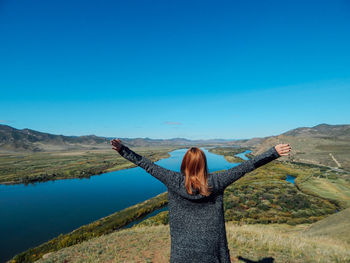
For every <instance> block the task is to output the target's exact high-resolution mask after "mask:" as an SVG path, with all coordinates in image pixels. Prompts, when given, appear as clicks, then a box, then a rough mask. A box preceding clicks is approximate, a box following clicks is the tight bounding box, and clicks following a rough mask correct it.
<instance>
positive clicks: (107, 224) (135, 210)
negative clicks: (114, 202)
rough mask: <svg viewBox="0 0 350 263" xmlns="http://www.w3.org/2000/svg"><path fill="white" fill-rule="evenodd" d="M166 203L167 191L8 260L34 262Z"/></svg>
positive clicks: (113, 229) (121, 226)
mask: <svg viewBox="0 0 350 263" xmlns="http://www.w3.org/2000/svg"><path fill="white" fill-rule="evenodd" d="M167 204H168V193H167V192H165V193H162V194H159V195H157V196H155V197H153V198H151V199H149V200H146V201H144V202H141V203H139V204H136V205H133V206H130V207H128V208H126V209H123V210H121V211H118V212H116V213H113V214H111V215H109V216H106V217H103V218H101V219H99V220H96V221H94V222H92V223H90V224H87V225H84V226H81V227H79V228H78V229H75V230H73V231H72V232H70V233H67V234H61V235H59V236H58V237H56V238H53V239H51V240H49V241H48V242H45V243H43V244H42V245H40V246H37V247H35V248H32V249H29V250H27V251H24V252H22V253H20V254H18V255H16V256H15V257H14V258H13V259H12V260H11V261H10V262H13V263H14V262H34V261H36V260H38V259H40V258H42V256H43V255H44V254H46V253H49V252H54V251H58V250H60V249H62V248H65V247H69V246H72V245H75V244H79V243H81V242H83V241H85V240H89V239H92V238H95V237H98V236H101V235H105V234H108V233H111V232H114V231H117V230H119V229H122V228H123V227H124V226H126V225H128V224H129V223H131V222H133V221H135V220H139V219H141V218H143V217H145V216H146V215H147V214H149V213H152V212H153V211H155V210H156V209H159V208H162V207H164V206H165V205H167Z"/></svg>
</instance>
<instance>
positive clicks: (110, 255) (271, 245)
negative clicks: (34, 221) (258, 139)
mask: <svg viewBox="0 0 350 263" xmlns="http://www.w3.org/2000/svg"><path fill="white" fill-rule="evenodd" d="M305 228H306V226H305V225H302V226H296V227H293V226H288V225H241V226H239V225H235V224H233V223H226V229H227V238H228V245H229V249H230V254H231V260H232V262H252V261H247V260H253V262H258V261H259V260H261V262H294V263H299V262H300V263H304V262H325V263H326V262H327V263H329V262H349V260H350V245H349V244H347V243H345V242H341V241H338V240H335V239H333V238H331V237H317V236H306V235H304V234H303V230H304V229H305ZM169 258H170V230H169V226H168V225H157V226H148V227H145V226H144V227H132V228H130V229H123V230H120V231H117V232H114V233H112V234H109V235H104V236H101V237H98V238H94V239H91V240H89V241H86V242H83V243H81V244H78V245H74V246H72V247H68V248H64V249H62V250H60V251H58V252H55V253H52V254H47V255H45V256H44V259H41V260H38V261H36V262H37V263H49V262H50V263H53V262H70V263H73V262H111V263H112V262H115V263H117V262H118V263H119V262H130V263H132V262H135V263H136V262H140V263H141V262H153V263H165V262H169ZM238 258H240V259H242V260H239V259H238ZM262 260H265V261H262ZM267 260H270V261H267ZM272 260H273V261H272ZM259 262H260V261H259Z"/></svg>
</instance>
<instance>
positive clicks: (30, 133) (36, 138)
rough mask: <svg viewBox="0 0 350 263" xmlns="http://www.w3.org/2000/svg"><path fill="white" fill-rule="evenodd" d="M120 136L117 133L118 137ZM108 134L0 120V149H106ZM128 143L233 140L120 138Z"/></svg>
mask: <svg viewBox="0 0 350 263" xmlns="http://www.w3.org/2000/svg"><path fill="white" fill-rule="evenodd" d="M119 138H120V137H119ZM111 139H112V138H109V137H98V136H95V135H86V136H64V135H55V134H50V133H44V132H39V131H35V130H31V129H21V130H20V129H16V128H13V127H11V126H8V125H1V124H0V151H1V152H23V151H24V152H43V151H66V150H87V149H107V148H108V149H110V148H111V147H110V144H109V141H110V140H111ZM120 139H121V140H122V141H123V143H125V145H128V146H138V147H147V146H177V145H179V146H180V145H225V144H227V142H230V141H234V140H226V139H209V140H189V139H185V138H173V139H150V138H134V139H131V138H120Z"/></svg>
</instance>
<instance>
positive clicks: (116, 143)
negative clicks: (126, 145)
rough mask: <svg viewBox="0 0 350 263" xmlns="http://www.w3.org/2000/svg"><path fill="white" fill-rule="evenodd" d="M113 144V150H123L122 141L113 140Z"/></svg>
mask: <svg viewBox="0 0 350 263" xmlns="http://www.w3.org/2000/svg"><path fill="white" fill-rule="evenodd" d="M111 144H112V146H113V147H112V149H113V150H115V151H117V152H119V151H120V149H121V148H122V145H123V144H122V142H121V141H120V139H118V140H116V139H113V140H111Z"/></svg>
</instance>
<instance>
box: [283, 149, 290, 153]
mask: <svg viewBox="0 0 350 263" xmlns="http://www.w3.org/2000/svg"><path fill="white" fill-rule="evenodd" d="M281 152H282V153H287V152H290V150H288V149H287V150H282V151H281Z"/></svg>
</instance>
